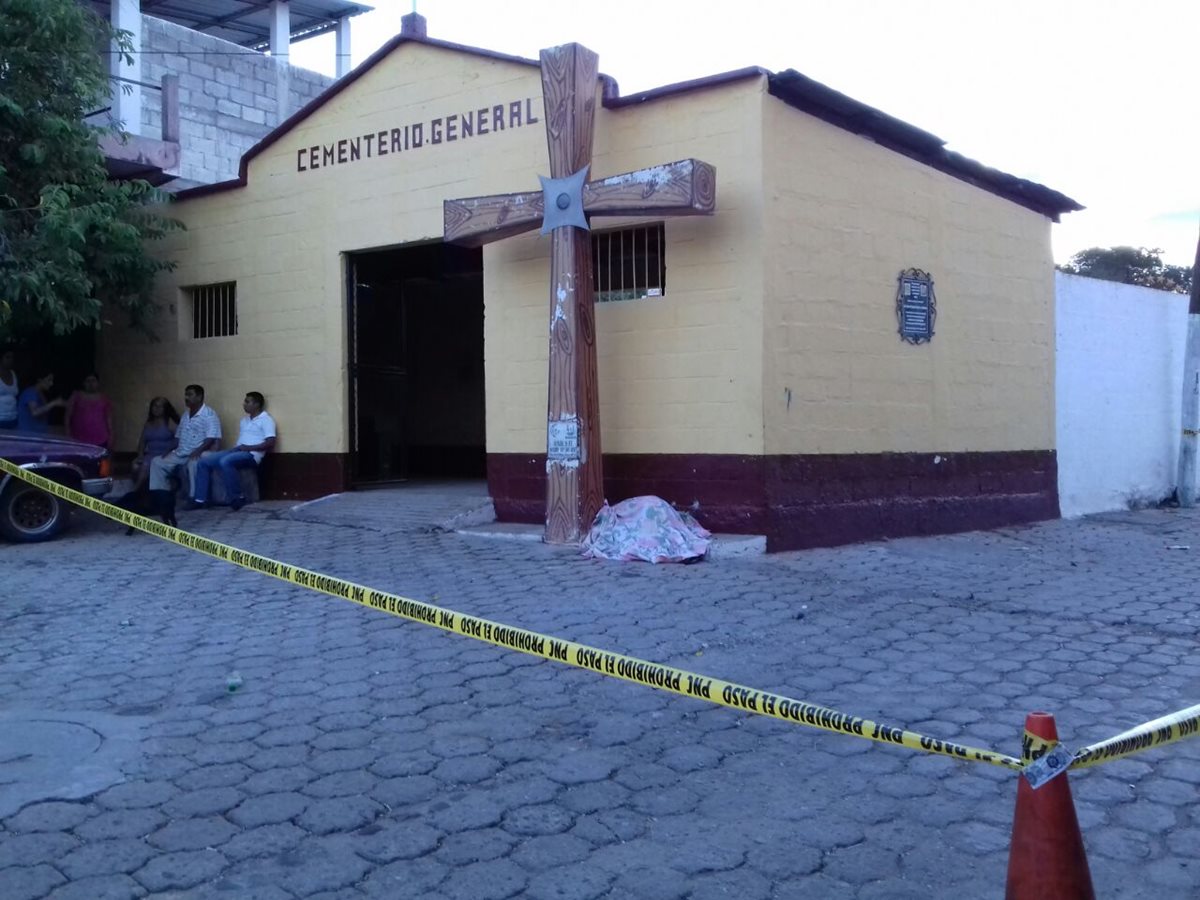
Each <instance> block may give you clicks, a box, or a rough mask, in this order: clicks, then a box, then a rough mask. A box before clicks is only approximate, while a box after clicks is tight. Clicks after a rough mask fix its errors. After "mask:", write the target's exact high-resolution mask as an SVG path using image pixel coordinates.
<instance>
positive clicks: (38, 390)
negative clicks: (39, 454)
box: [17, 374, 67, 434]
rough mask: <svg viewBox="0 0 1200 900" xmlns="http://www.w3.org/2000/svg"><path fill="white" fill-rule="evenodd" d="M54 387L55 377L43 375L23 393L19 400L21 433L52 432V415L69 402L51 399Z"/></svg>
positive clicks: (18, 412) (18, 423) (18, 425)
mask: <svg viewBox="0 0 1200 900" xmlns="http://www.w3.org/2000/svg"><path fill="white" fill-rule="evenodd" d="M53 387H54V375H53V374H50V375H43V376H42V377H41V378H39V379H38V380H37V381H36V382H34V383H33V384H32V385H31V386H30V387H27V388H25V390H23V391H21V396H20V397H18V398H17V428H19V429H20V430H21V431H32V432H34V433H35V434H45V433H46V432H48V431H49V430H50V413H52V412H54V410H56V409H58V408H59V407H60V406H66V405H67V401H66V400H63V399H60V398H55V399H54V400H51V399H50V397H49V394H50V390H51V388H53Z"/></svg>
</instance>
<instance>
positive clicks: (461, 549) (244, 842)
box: [0, 489, 1200, 900]
mask: <svg viewBox="0 0 1200 900" xmlns="http://www.w3.org/2000/svg"><path fill="white" fill-rule="evenodd" d="M484 499H485V498H483V497H482V495H479V496H476V494H474V493H472V492H471V491H470V490H463V491H459V492H458V493H456V494H453V495H449V496H442V495H438V494H437V493H436V492H432V491H424V492H422V491H419V490H408V491H406V490H405V489H400V490H395V491H386V492H370V493H363V494H355V495H347V496H342V497H335V498H331V499H328V500H325V501H322V502H321V503H317V504H312V505H309V506H306V507H303V508H302V509H299V510H296V511H294V512H292V511H289V510H288V507H287V506H286V505H284V504H278V503H267V504H260V505H258V506H255V507H248V508H246V509H245V510H242V511H241V512H239V513H232V512H226V511H205V512H196V513H184V514H181V516H180V524H181V525H182V526H183V527H185V528H188V529H189V530H193V531H196V532H198V533H202V534H205V535H208V536H210V537H213V538H215V539H217V540H220V541H223V542H226V543H230V544H233V545H235V546H238V547H242V548H245V549H248V550H253V551H256V552H258V553H262V554H265V555H268V556H271V557H273V558H276V559H279V560H283V561H286V562H291V563H294V564H298V565H303V566H306V567H308V568H312V569H317V570H320V571H323V572H327V573H330V574H334V575H338V576H342V577H346V578H350V579H353V580H355V581H357V582H359V583H361V584H366V585H369V586H372V587H378V588H381V589H383V590H387V591H392V592H395V593H401V594H405V595H407V596H410V597H414V598H418V599H424V600H429V601H432V602H434V603H437V604H440V605H444V606H447V607H450V608H452V609H456V610H458V611H461V612H467V613H472V614H476V615H480V616H484V617H487V618H490V619H493V620H499V621H501V622H505V623H507V624H512V625H517V626H522V627H525V628H529V629H533V630H536V631H540V632H544V633H548V634H552V635H556V636H562V637H566V638H570V639H574V640H578V641H582V642H585V643H589V644H592V645H595V646H599V647H603V648H605V649H610V650H614V651H618V652H623V653H627V654H631V655H635V656H640V657H642V658H645V659H651V660H655V661H659V662H665V663H669V664H672V665H676V666H680V667H682V668H686V669H689V670H692V671H698V672H701V673H705V674H708V675H712V676H717V677H721V678H726V679H729V680H732V681H737V682H741V683H743V684H748V685H751V686H754V687H757V688H762V689H766V690H772V691H777V692H780V693H783V694H787V695H789V696H792V697H796V698H801V699H806V700H811V701H813V702H817V703H821V704H824V705H828V706H833V707H836V708H839V709H843V710H845V711H847V712H852V713H854V714H857V715H862V716H867V717H870V718H875V719H879V720H882V721H884V722H887V723H891V724H895V725H904V726H908V727H911V728H913V729H916V730H919V731H923V732H926V733H929V734H932V735H935V736H939V737H947V738H953V739H957V740H960V741H962V742H965V743H969V744H974V745H976V746H982V747H992V748H995V749H997V750H1002V751H1006V752H1010V753H1018V752H1019V737H1020V732H1021V728H1022V725H1023V721H1024V716H1025V714H1026V712H1028V711H1031V710H1035V709H1046V710H1048V711H1051V712H1053V713H1055V714H1056V716H1057V721H1058V727H1059V732H1060V735H1061V736H1062V737H1063V739H1064V740H1065V741H1066V742H1067V743H1068V744H1070V745H1073V746H1079V745H1081V744H1084V743H1088V742H1091V741H1095V740H1098V739H1101V738H1104V737H1108V736H1109V735H1111V734H1113V733H1115V732H1117V731H1119V730H1122V729H1124V728H1127V727H1129V726H1130V725H1133V724H1136V723H1138V722H1141V721H1144V720H1147V719H1150V718H1154V717H1156V716H1159V715H1162V714H1164V713H1167V712H1169V711H1173V710H1176V709H1179V708H1182V707H1185V706H1189V705H1192V704H1194V703H1197V702H1200V655H1198V654H1197V633H1198V631H1200V607H1198V603H1197V589H1196V584H1197V581H1198V580H1200V512H1190V511H1188V512H1183V511H1143V512H1136V513H1120V514H1112V515H1107V516H1100V517H1096V518H1092V519H1088V520H1085V521H1073V522H1062V521H1059V522H1050V523H1046V524H1043V525H1038V526H1034V527H1028V528H1012V529H1005V530H1002V531H997V532H988V533H972V534H965V535H955V536H949V537H938V538H928V539H909V540H900V541H893V542H888V543H876V544H867V545H861V546H856V547H847V548H840V549H834V550H821V551H810V552H804V553H793V554H784V555H779V556H773V557H766V558H762V557H760V558H757V559H750V560H729V561H718V562H713V563H705V564H701V565H695V566H662V567H650V566H647V565H639V564H605V563H597V562H592V561H586V560H583V559H580V558H578V557H577V556H575V555H574V554H572V553H568V552H564V551H562V550H557V549H551V548H548V547H545V546H543V545H541V544H537V543H528V542H522V541H500V540H488V539H483V538H474V537H464V536H462V535H459V534H455V533H446V532H444V531H442V530H440V529H436V528H430V527H428V526H430V525H432V524H434V523H436V522H439V521H442V520H444V519H445V518H447V517H448V516H450V515H453V514H454V513H455V512H466V511H468V510H470V509H472V508H474V506H476V505H478V502H480V501H481V500H484ZM1176 548H1181V549H1176ZM0 619H2V622H3V626H2V628H0V731H2V732H5V733H6V734H7V735H8V738H7V740H8V741H9V744H10V745H11V746H17V747H18V749H17V750H13V749H9V750H8V751H7V752H6V757H5V758H4V759H3V760H0V823H2V825H0V896H2V897H3V898H5V900H24V898H40V897H47V896H49V897H55V898H68V897H69V898H85V900H103V898H124V897H141V896H152V897H170V898H185V897H186V898H203V900H218V898H238V900H241V898H257V900H276V898H278V900H284V898H299V897H305V898H330V900H332V898H368V897H373V898H406V897H414V898H415V897H420V898H456V900H466V898H473V900H501V898H507V897H529V898H534V900H552V898H553V900H588V898H626V897H631V898H647V900H650V898H654V900H668V898H690V900H715V898H738V900H767V898H772V900H785V898H801V897H806V898H822V900H825V898H829V900H836V898H862V900H868V898H910V897H911V898H920V900H931V898H962V897H970V898H974V897H1001V896H1003V889H1004V877H1005V866H1006V861H1007V848H1008V840H1009V829H1010V826H1011V821H1012V812H1013V802H1014V796H1015V789H1016V781H1015V779H1016V776H1015V775H1014V774H1012V773H1010V772H1007V771H1005V770H1002V769H997V768H992V767H988V766H982V765H968V764H966V763H961V762H957V761H954V760H950V759H947V758H942V757H931V756H925V755H921V754H918V753H915V752H912V751H909V750H905V749H900V748H892V747H885V746H881V745H876V744H871V743H868V742H865V741H858V740H854V739H851V738H848V737H841V736H835V735H830V734H826V733H824V732H818V731H813V730H810V729H805V728H800V727H797V726H789V725H787V724H785V723H782V722H778V721H775V720H770V719H765V718H759V717H754V716H749V715H743V714H740V713H736V712H733V711H731V710H728V709H723V708H719V707H714V706H709V705H705V704H703V703H701V702H699V701H693V700H687V699H682V698H679V697H675V696H672V695H668V694H663V693H660V692H656V691H652V690H649V689H647V688H644V687H639V686H635V685H631V684H628V683H625V682H619V681H613V680H609V679H605V678H601V677H599V676H597V675H594V674H591V673H587V672H583V671H580V670H576V669H570V668H566V667H563V666H557V665H554V664H551V663H549V662H543V661H539V660H537V659H533V658H531V657H528V656H524V655H521V654H518V653H513V652H506V651H503V650H500V649H498V648H494V647H491V646H488V645H484V644H479V643H476V642H473V641H470V640H467V639H465V638H463V637H459V636H455V635H450V634H446V633H444V632H441V631H437V630H435V629H429V628H425V627H421V626H418V625H416V624H412V623H409V622H405V621H402V620H399V619H395V618H392V617H389V616H387V615H384V614H381V613H377V612H373V611H370V610H367V609H363V608H360V607H358V606H355V605H353V604H350V603H347V602H344V601H339V600H334V599H331V598H327V597H324V596H322V595H318V594H314V593H311V592H307V591H305V590H303V589H301V588H298V587H294V586H291V585H287V584H283V583H281V582H278V581H276V580H273V579H270V578H266V577H263V576H260V575H256V574H254V573H251V572H247V571H242V570H239V569H236V568H233V567H231V566H228V565H225V564H222V563H219V562H216V561H214V560H210V559H208V558H207V557H204V556H201V555H200V554H197V553H191V552H189V551H186V550H183V549H181V548H178V547H174V546H172V545H168V544H166V543H164V542H161V541H158V540H156V539H154V538H151V537H149V536H146V535H135V536H132V537H126V536H124V534H123V529H122V528H120V527H119V526H117V525H114V524H112V523H109V522H106V521H103V520H100V519H98V518H96V517H93V516H91V515H90V514H84V515H80V516H79V517H77V520H76V523H75V528H74V529H73V530H72V531H71V532H70V533H69V534H68V535H67V536H65V537H64V538H63V539H61V540H59V541H56V542H54V543H51V544H47V545H42V546H30V547H16V546H12V545H0ZM235 670H236V671H237V672H238V673H239V674H240V676H241V678H242V680H243V684H242V686H241V687H240V688H239V689H237V690H236V691H233V692H230V691H228V690H227V686H226V679H227V677H228V676H229V675H230V673H231V672H233V671H235ZM37 735H45V737H41V738H39V737H37ZM56 735H57V736H58V737H55V736H56ZM21 740H26V743H27V744H28V746H26V747H25V749H20V746H23V745H20V741H21ZM56 740H61V741H66V742H68V744H69V746H70V747H71V748H75V749H74V750H73V751H72V752H73V753H74V754H75V760H74V762H62V761H60V762H59V763H58V764H57V765H54V766H49V765H47V763H46V761H45V760H44V759H42V758H40V757H39V754H42V755H44V754H45V753H46V752H49V751H48V750H47V747H48V746H49V745H50V744H52V743H53V742H54V741H56ZM14 742H15V743H14ZM18 745H20V746H18ZM39 785H40V786H43V787H45V786H46V785H50V787H46V788H45V789H44V790H41V791H40V795H39V790H38V787H39ZM1198 786H1200V740H1193V741H1190V742H1189V741H1185V742H1182V743H1178V744H1174V745H1172V746H1170V747H1166V748H1160V749H1156V750H1153V751H1150V752H1148V753H1146V754H1144V755H1142V756H1139V757H1136V758H1135V759H1133V760H1127V761H1121V762H1117V763H1113V764H1110V765H1106V766H1102V767H1100V768H1097V769H1094V770H1089V771H1087V772H1082V773H1079V774H1077V775H1074V776H1072V788H1073V790H1074V792H1075V796H1076V802H1077V807H1078V810H1079V816H1080V820H1081V822H1082V826H1083V831H1084V839H1085V842H1086V845H1087V848H1088V852H1089V855H1090V860H1091V866H1092V874H1093V878H1094V881H1095V884H1096V887H1097V891H1098V895H1099V896H1101V897H1107V898H1113V897H1141V896H1147V895H1151V894H1154V893H1155V892H1156V891H1162V892H1163V894H1164V895H1166V894H1167V893H1169V895H1170V896H1175V897H1185V896H1197V895H1200V852H1198V851H1200V802H1197V800H1198V799H1200V795H1198V791H1200V788H1198Z"/></svg>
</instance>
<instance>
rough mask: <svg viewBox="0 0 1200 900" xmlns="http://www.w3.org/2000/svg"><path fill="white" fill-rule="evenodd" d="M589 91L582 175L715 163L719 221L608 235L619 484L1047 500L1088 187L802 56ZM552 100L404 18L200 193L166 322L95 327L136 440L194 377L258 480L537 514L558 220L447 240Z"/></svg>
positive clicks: (765, 496) (617, 227) (693, 492)
mask: <svg viewBox="0 0 1200 900" xmlns="http://www.w3.org/2000/svg"><path fill="white" fill-rule="evenodd" d="M593 87H594V96H595V118H594V145H593V146H594V149H593V154H592V157H591V169H590V175H589V176H588V177H590V178H592V179H603V178H605V177H607V176H610V175H616V174H618V173H626V172H631V171H634V170H640V169H643V168H644V167H651V166H656V165H659V164H663V163H668V162H671V161H674V160H689V159H696V160H703V161H704V162H705V163H707V164H709V165H710V166H712V167H714V169H715V173H716V175H715V180H716V191H715V193H716V201H715V211H714V212H713V213H712V214H711V215H696V216H690V217H674V216H663V217H659V218H655V217H653V216H651V217H638V218H628V217H627V218H620V217H617V218H612V217H610V218H604V219H600V218H594V219H593V220H592V221H591V228H592V231H591V234H590V236H586V237H585V240H586V241H588V243H589V245H590V254H591V264H592V269H593V273H592V286H593V288H594V290H595V297H596V304H595V306H594V314H595V343H596V347H597V356H598V374H599V379H598V381H599V415H598V421H599V423H600V426H599V440H600V446H601V447H602V450H603V457H602V459H603V470H604V480H603V489H604V496H605V497H606V498H607V499H608V500H609V501H610V502H616V501H618V500H621V499H624V498H626V497H630V496H636V495H639V494H657V495H659V496H661V497H663V498H665V499H666V500H668V501H670V502H671V503H672V504H674V505H676V506H677V507H679V508H681V509H688V510H690V511H691V512H693V514H694V515H696V517H697V518H698V519H699V520H700V521H701V523H702V524H704V525H706V526H707V527H709V528H710V529H713V530H715V531H731V532H744V533H755V534H766V535H767V536H768V546H769V548H770V549H777V550H782V549H790V548H797V547H809V546H818V545H829V544H835V543H841V542H846V541H851V540H858V539H866V538H876V537H883V536H897V535H906V534H925V533H933V532H944V531H953V530H960V529H966V528H973V527H988V526H996V525H1002V524H1009V523H1015V522H1024V521H1032V520H1037V519H1045V518H1050V517H1054V516H1057V515H1058V497H1057V487H1056V481H1057V477H1056V464H1055V451H1054V312H1053V309H1054V307H1053V291H1054V266H1053V262H1052V260H1051V253H1050V225H1051V222H1053V221H1057V218H1058V216H1059V215H1060V214H1061V213H1063V212H1066V211H1070V210H1075V209H1079V208H1080V207H1079V206H1078V204H1076V203H1075V202H1074V201H1072V200H1071V199H1070V198H1068V197H1065V196H1063V195H1062V194H1059V193H1057V192H1055V191H1052V190H1049V189H1048V188H1045V187H1042V186H1041V185H1037V184H1034V183H1031V182H1028V181H1024V180H1021V179H1019V178H1015V177H1013V176H1010V175H1006V174H1004V173H1001V172H998V171H995V170H992V169H988V168H986V167H984V166H981V165H979V164H978V163H975V162H973V161H971V160H968V159H965V158H963V157H961V156H959V155H957V154H954V153H951V152H949V151H947V150H946V149H945V148H944V146H943V142H942V141H941V140H939V139H938V138H936V137H934V136H933V135H930V134H928V133H926V132H923V131H920V130H918V129H916V128H914V127H912V126H910V125H907V124H905V123H903V122H900V121H898V120H896V119H894V118H891V117H889V116H887V115H885V114H884V113H881V112H879V111H877V110H874V109H872V108H870V107H867V106H865V105H863V104H861V103H858V102H857V101H854V100H852V99H850V98H848V97H846V96H844V95H842V94H839V93H837V92H835V91H833V90H830V89H829V88H827V87H824V86H822V85H820V84H817V83H815V82H813V81H811V80H809V79H807V78H805V77H804V76H802V75H800V74H799V73H797V72H794V71H786V72H780V73H771V72H767V71H765V70H762V69H745V70H740V71H736V72H731V73H726V74H722V75H716V76H713V77H711V78H706V79H702V80H699V81H694V82H689V83H685V84H679V85H673V86H670V87H665V88H661V89H657V90H653V91H648V92H645V93H642V94H637V95H633V96H627V97H623V96H621V95H620V93H619V91H618V88H617V85H616V84H615V83H614V82H613V81H612V80H611V79H608V78H606V77H603V76H601V77H599V78H598V79H595V80H594V82H593ZM545 108H546V107H545V104H544V102H543V87H542V77H541V72H540V69H539V66H538V63H537V61H533V60H526V59H520V58H516V57H512V56H506V55H502V54H498V53H493V52H488V51H484V50H480V49H476V48H470V47H463V46H459V45H455V44H449V43H445V42H442V41H438V40H433V39H430V38H428V37H427V36H426V35H425V33H424V28H423V21H422V20H421V19H420V17H414V16H410V17H407V18H406V23H405V29H404V31H403V32H402V33H401V34H400V35H398V36H397V37H396V38H395V39H393V40H392V41H391V42H390V43H389V44H387V45H386V46H384V47H383V48H382V49H380V51H379V52H378V53H376V54H375V55H374V56H373V57H372V58H371V59H370V60H368V61H367V62H366V63H364V64H363V65H362V66H360V67H359V68H358V69H356V70H355V71H353V72H352V73H351V74H350V75H348V76H346V77H344V78H342V79H341V80H340V81H338V82H337V83H335V84H334V85H333V86H332V87H331V88H330V89H329V90H327V91H326V93H325V94H324V95H322V96H320V97H319V98H318V99H317V100H315V101H314V102H312V103H310V104H309V105H308V106H306V107H305V108H303V109H302V110H300V111H299V112H298V113H296V114H295V115H294V116H292V117H291V118H290V119H289V120H287V121H286V122H284V123H283V124H282V125H281V126H280V127H279V128H278V129H277V130H275V131H274V132H272V133H271V134H270V135H268V136H267V137H266V138H265V139H264V140H263V141H262V142H261V143H259V144H258V145H257V146H256V147H254V148H253V149H252V150H251V151H250V152H249V153H247V154H246V156H245V157H244V159H243V160H242V164H241V174H240V177H239V178H238V179H237V180H235V181H232V182H227V183H222V184H216V185H212V186H208V187H202V188H197V189H193V190H191V191H186V192H183V193H181V194H180V195H179V202H178V203H176V204H175V205H174V206H173V208H172V214H173V215H174V216H175V217H176V218H178V219H180V220H181V221H182V222H183V223H184V224H185V225H186V229H187V230H186V231H185V232H181V233H178V234H176V235H173V236H172V237H171V238H170V239H169V244H168V245H167V246H166V247H165V249H164V250H163V252H164V253H165V255H166V256H168V257H170V258H172V259H174V260H176V261H177V262H178V267H177V268H176V269H175V270H174V271H173V272H171V273H168V274H166V275H164V276H161V277H160V280H159V282H158V285H157V299H158V301H159V305H160V307H161V308H160V314H159V318H158V319H157V321H156V322H155V323H154V328H155V330H156V333H157V340H155V341H148V340H146V339H145V338H143V337H141V336H140V335H137V334H135V333H133V332H130V331H125V330H122V329H121V328H120V327H111V328H107V329H106V330H105V331H104V333H103V335H102V339H101V346H100V358H99V364H100V371H101V374H102V376H103V379H104V382H105V384H106V386H107V387H108V388H109V389H110V392H111V394H112V395H113V399H114V402H115V405H116V408H117V409H118V410H120V411H121V414H122V415H121V418H120V419H119V422H118V435H117V445H118V447H120V448H124V449H127V450H128V449H132V448H133V447H134V446H135V444H136V441H137V436H138V433H139V430H140V427H141V421H140V419H141V415H142V414H141V411H142V410H144V409H145V408H146V402H147V401H148V399H149V398H150V397H151V396H153V395H155V394H165V395H167V396H169V397H172V398H181V396H182V392H183V387H184V385H185V384H188V383H191V382H198V383H200V384H202V385H203V386H204V387H205V388H206V390H207V399H208V402H209V404H210V405H211V406H213V407H214V408H215V409H216V410H217V412H218V413H219V414H220V415H221V418H222V421H223V425H224V430H225V434H226V438H227V440H226V446H229V445H231V444H232V442H233V441H232V439H233V438H235V437H236V432H237V421H238V418H239V416H240V414H241V400H242V397H243V396H244V395H245V393H246V392H247V391H249V390H258V391H261V392H263V393H264V394H265V395H266V397H267V402H268V408H269V410H270V411H271V413H272V415H273V416H274V417H275V419H276V420H277V421H278V423H279V442H278V445H277V450H278V452H277V453H276V454H275V455H274V457H273V458H272V459H271V461H270V462H269V464H268V466H267V468H266V470H265V472H264V481H265V483H264V488H265V493H266V494H267V495H268V496H272V495H273V496H284V497H315V496H320V495H323V494H327V493H330V492H334V491H342V490H348V489H352V488H354V487H358V486H364V485H369V484H372V483H381V482H388V481H395V480H400V479H405V478H421V477H446V476H460V477H478V478H482V477H485V476H486V478H487V482H488V486H489V490H490V493H491V495H492V498H493V500H494V501H495V505H496V510H497V513H498V515H499V517H500V518H501V519H502V520H516V521H543V520H544V517H545V514H546V513H545V507H546V479H547V474H546V473H547V469H548V464H547V378H548V375H547V360H548V344H549V334H550V331H549V329H550V328H552V327H553V321H552V313H553V310H552V304H551V302H550V300H551V292H550V278H551V258H550V255H551V254H550V248H551V236H550V235H548V234H547V235H543V234H539V232H538V230H537V229H536V228H535V229H534V230H533V231H530V232H526V233H525V234H523V235H519V236H515V237H507V238H506V239H504V240H497V241H495V242H492V243H488V244H487V245H486V246H483V247H482V248H470V247H462V246H457V245H455V244H450V243H446V242H445V241H443V239H442V238H443V228H444V220H443V207H444V203H445V201H447V200H451V199H454V198H470V197H480V196H487V195H496V194H505V193H508V192H517V191H526V190H537V189H538V181H537V179H536V177H535V176H537V175H539V174H541V175H546V174H549V161H548V151H547V122H546V121H545V119H546V113H545ZM552 124H553V123H552ZM540 196H541V195H540V194H539V197H540ZM502 226H503V223H502V222H501V223H499V227H500V228H501V230H502ZM581 233H582V232H581ZM580 246H583V245H582V244H581V245H580ZM551 431H552V434H551V445H550V446H551V451H552V452H554V434H553V429H551Z"/></svg>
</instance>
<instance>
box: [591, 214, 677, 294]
mask: <svg viewBox="0 0 1200 900" xmlns="http://www.w3.org/2000/svg"><path fill="white" fill-rule="evenodd" d="M664 238H665V231H664V228H663V224H662V223H661V222H659V223H658V224H656V225H641V226H638V227H636V228H622V229H620V230H617V231H597V232H593V233H592V286H593V287H594V288H595V290H596V302H597V303H608V302H611V301H613V300H641V299H643V298H646V297H661V296H662V295H663V292H664V288H665V287H666V281H667V264H666V254H665V248H666V241H665V239H664Z"/></svg>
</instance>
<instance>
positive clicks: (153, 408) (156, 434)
mask: <svg viewBox="0 0 1200 900" xmlns="http://www.w3.org/2000/svg"><path fill="white" fill-rule="evenodd" d="M178 425H179V413H177V412H176V411H175V407H174V406H172V405H171V401H170V400H168V399H167V398H166V397H155V398H154V399H153V400H151V401H150V409H149V410H148V411H147V413H146V424H145V425H143V426H142V436H141V438H139V439H138V450H137V453H138V455H137V458H136V459H134V461H133V489H134V490H135V491H140V490H141V489H142V488H143V487H144V486H145V485H146V482H147V481H149V480H150V460H152V459H154V458H155V457H156V456H162V455H163V454H164V453H166V452H167V451H168V450H171V449H172V448H173V447H174V446H175V428H176V426H178Z"/></svg>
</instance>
